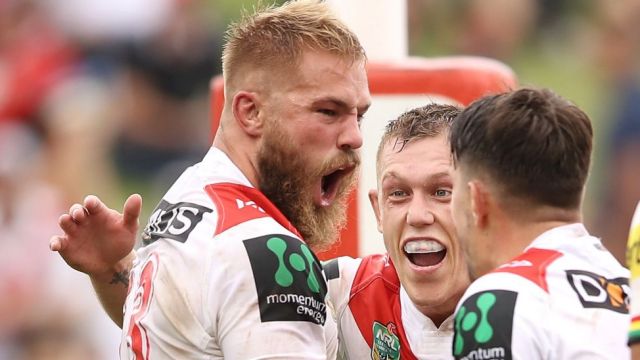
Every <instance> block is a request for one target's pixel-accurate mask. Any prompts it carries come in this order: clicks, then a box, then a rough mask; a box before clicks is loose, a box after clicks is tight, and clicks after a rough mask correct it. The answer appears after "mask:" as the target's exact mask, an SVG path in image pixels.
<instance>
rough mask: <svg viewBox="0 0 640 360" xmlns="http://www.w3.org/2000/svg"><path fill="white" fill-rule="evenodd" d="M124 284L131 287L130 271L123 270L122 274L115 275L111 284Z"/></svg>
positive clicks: (116, 273)
mask: <svg viewBox="0 0 640 360" xmlns="http://www.w3.org/2000/svg"><path fill="white" fill-rule="evenodd" d="M118 283H122V284H123V285H124V286H127V287H129V270H122V271H120V272H115V273H113V279H111V281H110V282H109V284H118Z"/></svg>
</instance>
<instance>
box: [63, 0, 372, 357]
mask: <svg viewBox="0 0 640 360" xmlns="http://www.w3.org/2000/svg"><path fill="white" fill-rule="evenodd" d="M364 65H365V54H364V52H363V50H362V47H361V46H360V44H359V42H358V40H357V38H356V37H355V35H354V34H353V33H352V32H351V31H349V30H348V29H347V28H346V27H345V26H344V24H342V23H341V22H339V21H338V20H337V19H336V18H335V17H334V16H333V15H332V14H331V12H330V11H329V10H328V8H327V6H326V5H325V4H322V3H319V2H317V1H304V0H302V1H292V2H289V3H287V4H285V5H283V6H281V7H278V8H270V9H266V10H263V11H261V12H258V13H256V14H254V15H250V16H248V17H245V18H244V19H243V20H241V21H240V22H239V23H237V24H234V25H232V26H231V28H230V29H229V31H228V34H227V42H226V44H225V48H224V53H223V75H224V81H225V94H226V102H225V105H224V110H223V112H222V117H221V122H220V128H219V129H218V131H217V133H216V137H215V139H214V142H213V146H212V148H211V150H210V151H209V152H208V154H207V155H206V156H205V158H204V159H203V161H202V162H200V163H199V164H196V165H194V166H192V167H191V168H189V169H187V170H186V171H185V172H184V173H183V174H182V175H181V177H180V178H179V179H178V180H177V181H176V183H174V185H173V186H172V187H171V188H170V189H169V191H168V192H167V194H166V195H165V196H164V197H163V199H162V200H161V202H160V204H159V205H158V207H157V208H156V210H155V211H154V213H153V215H152V217H151V220H150V222H149V224H148V225H147V227H146V228H145V231H144V234H143V244H144V247H142V248H141V249H140V250H138V251H137V254H136V253H134V252H133V251H132V247H133V243H132V242H128V241H122V242H117V241H116V242H115V243H113V242H109V241H108V239H104V238H101V237H99V236H97V235H99V234H100V231H101V230H104V229H107V230H108V229H114V228H116V227H118V229H119V230H118V231H120V233H121V234H123V235H125V236H124V237H123V238H127V236H131V235H132V234H135V232H136V231H137V220H136V218H137V215H138V212H139V206H140V201H141V200H140V198H139V197H138V196H133V197H130V198H129V199H128V200H127V202H126V204H125V209H128V210H132V211H131V212H127V211H125V214H127V215H126V216H125V217H118V216H113V215H114V213H113V212H112V211H110V210H108V209H106V208H104V207H101V206H100V203H99V201H97V199H96V198H94V197H89V198H87V199H86V200H85V203H84V207H85V209H83V208H82V206H80V205H74V206H73V207H72V208H71V209H70V212H69V215H64V216H63V217H62V218H61V226H62V228H63V230H64V231H65V235H64V236H59V237H54V238H52V240H51V248H52V249H53V250H55V251H59V252H60V254H61V255H62V257H63V258H64V259H65V260H66V261H67V262H68V263H69V264H70V265H71V266H72V267H74V268H75V269H77V270H80V271H83V272H85V273H87V274H89V276H90V278H91V281H92V283H93V285H94V287H95V288H96V291H97V292H98V294H99V296H100V298H101V299H102V302H103V305H104V307H105V309H106V310H107V312H108V313H109V315H110V316H111V317H112V319H114V321H116V323H118V324H119V325H121V326H122V327H123V337H122V342H121V350H120V351H121V357H122V358H123V359H124V358H136V359H140V358H144V359H164V358H167V359H169V358H171V359H176V358H180V359H191V358H192V359H196V358H197V359H200V358H205V357H206V358H226V359H251V358H304V359H324V358H326V357H327V356H329V357H331V356H334V355H332V354H331V351H330V353H329V354H328V353H327V350H326V349H325V345H326V343H327V340H326V339H325V331H324V329H323V325H324V324H325V323H326V318H327V309H326V304H325V302H324V299H325V295H326V283H325V281H324V279H323V277H322V275H321V268H320V265H319V263H318V260H317V258H316V257H315V255H314V254H313V252H312V251H310V249H313V250H318V249H322V248H324V247H326V245H328V243H330V242H331V241H332V240H333V239H335V238H336V236H337V231H338V229H339V228H340V225H341V223H342V222H343V221H344V206H345V197H346V195H347V193H348V190H349V189H350V188H351V187H352V186H353V183H354V181H353V179H354V174H355V172H356V168H357V166H358V164H359V156H358V153H357V149H358V148H359V147H360V146H361V145H362V136H361V133H360V129H359V126H360V121H361V119H362V116H363V115H364V113H365V112H366V110H367V108H368V107H369V104H370V95H369V90H368V86H367V77H366V72H365V68H364ZM301 149H304V151H300V150H301ZM85 210H86V212H85ZM87 215H90V216H87ZM116 238H117V237H116ZM134 259H135V260H134ZM132 264H133V267H132ZM129 272H130V276H129ZM128 279H131V283H130V284H128V286H129V287H130V290H129V292H128V295H127V297H126V301H125V302H124V316H123V314H122V308H123V299H125V294H127V287H128V286H127V283H128Z"/></svg>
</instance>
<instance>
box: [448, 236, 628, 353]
mask: <svg viewBox="0 0 640 360" xmlns="http://www.w3.org/2000/svg"><path fill="white" fill-rule="evenodd" d="M628 281H629V271H628V270H627V269H625V268H624V267H622V266H621V265H620V264H619V263H618V261H617V260H616V259H615V258H614V257H613V256H612V255H611V254H610V253H609V252H608V251H607V250H606V249H605V248H604V247H603V246H602V243H601V242H600V240H599V239H597V238H595V237H592V236H590V235H589V234H588V233H587V230H586V229H585V228H584V226H583V225H582V224H571V225H565V226H560V227H556V228H554V229H551V230H549V231H546V232H544V233H543V234H542V235H540V236H539V237H537V238H536V239H535V240H534V241H533V242H532V243H531V244H530V246H529V247H527V248H526V249H525V251H524V253H522V254H521V255H520V256H518V257H516V258H515V259H513V260H512V261H511V262H509V263H507V264H505V265H503V266H501V267H499V268H498V269H496V270H494V271H493V272H491V273H489V274H487V275H485V276H482V277H480V278H479V279H477V280H476V281H475V282H473V283H472V284H471V286H470V287H469V288H468V289H467V291H466V292H465V294H464V296H463V298H462V300H460V302H459V303H458V307H457V310H456V316H455V320H454V332H455V335H454V339H453V354H454V356H455V358H456V359H505V360H508V359H628V358H629V349H628V347H627V346H626V341H627V335H626V329H627V328H628V324H629V314H628V301H629V298H628V293H629V286H628Z"/></svg>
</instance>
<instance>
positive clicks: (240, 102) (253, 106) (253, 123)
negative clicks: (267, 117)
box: [231, 90, 263, 136]
mask: <svg viewBox="0 0 640 360" xmlns="http://www.w3.org/2000/svg"><path fill="white" fill-rule="evenodd" d="M261 106H262V102H261V99H260V95H259V94H258V93H256V92H250V91H243V90H241V91H238V92H237V93H236V94H235V96H234V97H233V103H232V104H231V108H232V109H233V116H234V118H235V120H236V122H237V124H238V125H239V126H240V128H241V129H242V130H243V131H244V132H245V133H247V134H248V135H249V136H260V135H261V134H262V128H263V120H262V117H261V116H259V115H260V111H261Z"/></svg>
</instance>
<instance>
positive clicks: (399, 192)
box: [389, 190, 407, 198]
mask: <svg viewBox="0 0 640 360" xmlns="http://www.w3.org/2000/svg"><path fill="white" fill-rule="evenodd" d="M404 196H407V192H406V191H403V190H394V191H392V192H390V193H389V197H391V198H401V197H404Z"/></svg>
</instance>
